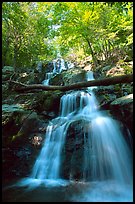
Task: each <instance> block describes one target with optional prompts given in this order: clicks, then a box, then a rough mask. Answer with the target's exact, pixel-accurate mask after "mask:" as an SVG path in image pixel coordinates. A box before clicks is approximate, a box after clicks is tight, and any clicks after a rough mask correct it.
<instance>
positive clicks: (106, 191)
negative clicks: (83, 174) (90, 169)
mask: <svg viewBox="0 0 135 204" xmlns="http://www.w3.org/2000/svg"><path fill="white" fill-rule="evenodd" d="M16 184H18V183H16ZM16 184H15V185H14V184H13V185H12V184H11V185H6V186H4V187H3V192H2V196H3V200H2V201H3V202H107V201H108V202H133V189H132V185H131V184H127V185H121V184H118V183H116V182H114V181H101V182H99V181H98V182H75V181H71V182H65V181H63V182H62V181H59V182H55V183H54V182H53V181H50V182H49V181H48V183H46V182H45V184H46V185H45V184H44V183H43V182H41V183H40V184H39V183H38V185H34V186H33V185H31V187H30V186H27V185H25V186H24V185H23V183H22V185H20V186H19V185H18V186H17V185H16ZM25 184H26V183H25ZM32 186H33V187H32Z"/></svg>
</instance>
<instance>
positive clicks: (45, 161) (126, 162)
mask: <svg viewBox="0 0 135 204" xmlns="http://www.w3.org/2000/svg"><path fill="white" fill-rule="evenodd" d="M87 79H88V80H94V78H93V73H92V72H89V73H88V75H87ZM95 88H96V87H95ZM76 121H78V122H79V124H80V125H81V128H82V129H83V131H82V132H81V136H82V138H83V145H82V146H83V147H82V149H83V152H82V150H81V154H80V157H81V163H80V164H79V165H80V169H81V170H79V171H80V175H79V176H78V177H76V176H75V174H76V172H75V171H78V170H76V169H77V168H78V167H76V166H77V164H76V163H77V161H76V158H77V155H76V154H78V152H79V151H78V150H75V151H73V152H72V153H71V154H70V158H67V156H66V152H65V153H64V149H66V142H67V140H68V139H67V135H68V132H69V131H70V126H71V125H72V124H74V123H75V122H76ZM80 121H81V122H80ZM77 128H78V127H74V129H77ZM73 140H76V132H75V134H74V138H73ZM63 154H65V156H63ZM68 160H70V161H68ZM67 161H68V162H69V166H68V174H67V175H68V176H67V177H66V178H65V177H64V173H63V171H64V168H65V165H64V164H66V162H67ZM74 168H76V169H75V170H74ZM65 171H67V169H66V170H65ZM76 178H77V179H78V180H80V181H81V182H90V183H91V184H90V185H91V186H92V190H91V188H90V190H89V189H88V190H87V191H86V192H83V193H82V194H81V195H80V197H75V198H73V200H78V201H121V200H123V201H124V199H125V200H126V199H127V201H131V200H132V154H131V151H130V149H129V147H128V145H127V143H126V141H125V140H124V137H123V135H122V133H121V131H120V128H119V125H118V123H117V121H116V120H114V119H112V118H110V117H109V116H107V114H106V113H104V112H102V111H99V110H98V103H97V100H96V98H95V96H94V93H93V88H88V89H87V90H82V91H70V92H67V93H66V94H65V95H63V96H62V98H61V101H60V115H59V117H57V118H55V119H53V120H52V121H50V123H49V125H48V127H47V131H46V136H45V141H44V145H43V147H42V149H41V152H40V155H39V156H38V158H37V160H36V162H35V165H34V167H33V170H32V174H31V176H30V178H29V179H25V180H23V181H22V182H21V184H20V185H24V184H27V185H29V186H34V185H35V186H37V185H39V184H41V183H44V184H45V185H49V184H51V185H58V184H60V185H64V184H66V181H67V182H68V183H70V182H73V181H74V180H76ZM107 186H108V188H107ZM101 187H103V188H104V189H105V190H102V188H101ZM127 188H128V191H129V194H128V195H125V194H124V192H125V189H127ZM109 189H110V191H109ZM107 191H108V192H107ZM96 193H97V194H96ZM107 193H108V197H107ZM117 194H118V197H117ZM124 196H125V197H124ZM126 196H127V197H126Z"/></svg>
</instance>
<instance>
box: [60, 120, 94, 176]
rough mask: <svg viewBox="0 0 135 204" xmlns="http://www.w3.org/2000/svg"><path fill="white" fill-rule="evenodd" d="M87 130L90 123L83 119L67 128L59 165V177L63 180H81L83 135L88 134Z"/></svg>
mask: <svg viewBox="0 0 135 204" xmlns="http://www.w3.org/2000/svg"><path fill="white" fill-rule="evenodd" d="M89 128H90V121H86V120H83V119H82V120H78V121H74V122H72V123H71V124H70V125H69V127H68V130H67V135H66V141H65V146H64V148H63V150H62V164H61V174H62V175H61V176H62V177H63V178H65V179H69V178H72V179H76V180H80V179H82V178H83V171H84V169H83V168H84V165H83V163H84V134H85V136H86V135H87V134H88V131H90V129H89Z"/></svg>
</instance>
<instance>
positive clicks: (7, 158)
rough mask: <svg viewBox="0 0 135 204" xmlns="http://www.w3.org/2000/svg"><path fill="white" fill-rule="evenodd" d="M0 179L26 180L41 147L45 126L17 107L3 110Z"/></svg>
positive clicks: (39, 118) (33, 114)
mask: <svg viewBox="0 0 135 204" xmlns="http://www.w3.org/2000/svg"><path fill="white" fill-rule="evenodd" d="M2 108H3V110H2V111H3V112H2V133H3V136H2V160H3V179H4V180H5V179H13V178H17V177H24V176H28V175H29V174H30V172H31V169H32V166H33V164H34V162H35V159H36V157H37V155H38V154H39V151H40V149H41V147H42V144H43V141H44V138H45V132H46V127H47V124H48V123H47V122H45V121H44V120H42V119H41V117H40V116H39V115H38V114H37V113H36V112H34V111H31V110H27V109H25V108H24V107H23V106H22V105H19V104H12V105H8V104H4V105H3V106H2Z"/></svg>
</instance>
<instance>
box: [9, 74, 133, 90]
mask: <svg viewBox="0 0 135 204" xmlns="http://www.w3.org/2000/svg"><path fill="white" fill-rule="evenodd" d="M132 81H133V74H127V75H123V76H115V77H109V78H103V79H96V80H91V81H85V82H79V83H76V84H71V85H66V86H51V85H50V86H46V85H42V84H33V85H26V84H22V83H19V82H15V81H10V83H14V84H17V85H19V86H20V87H16V88H14V91H16V92H26V91H30V90H35V89H36V90H37V89H38V90H39V89H40V90H45V91H55V90H60V91H69V90H75V89H81V88H85V87H91V86H108V85H114V84H119V83H130V82H132Z"/></svg>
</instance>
